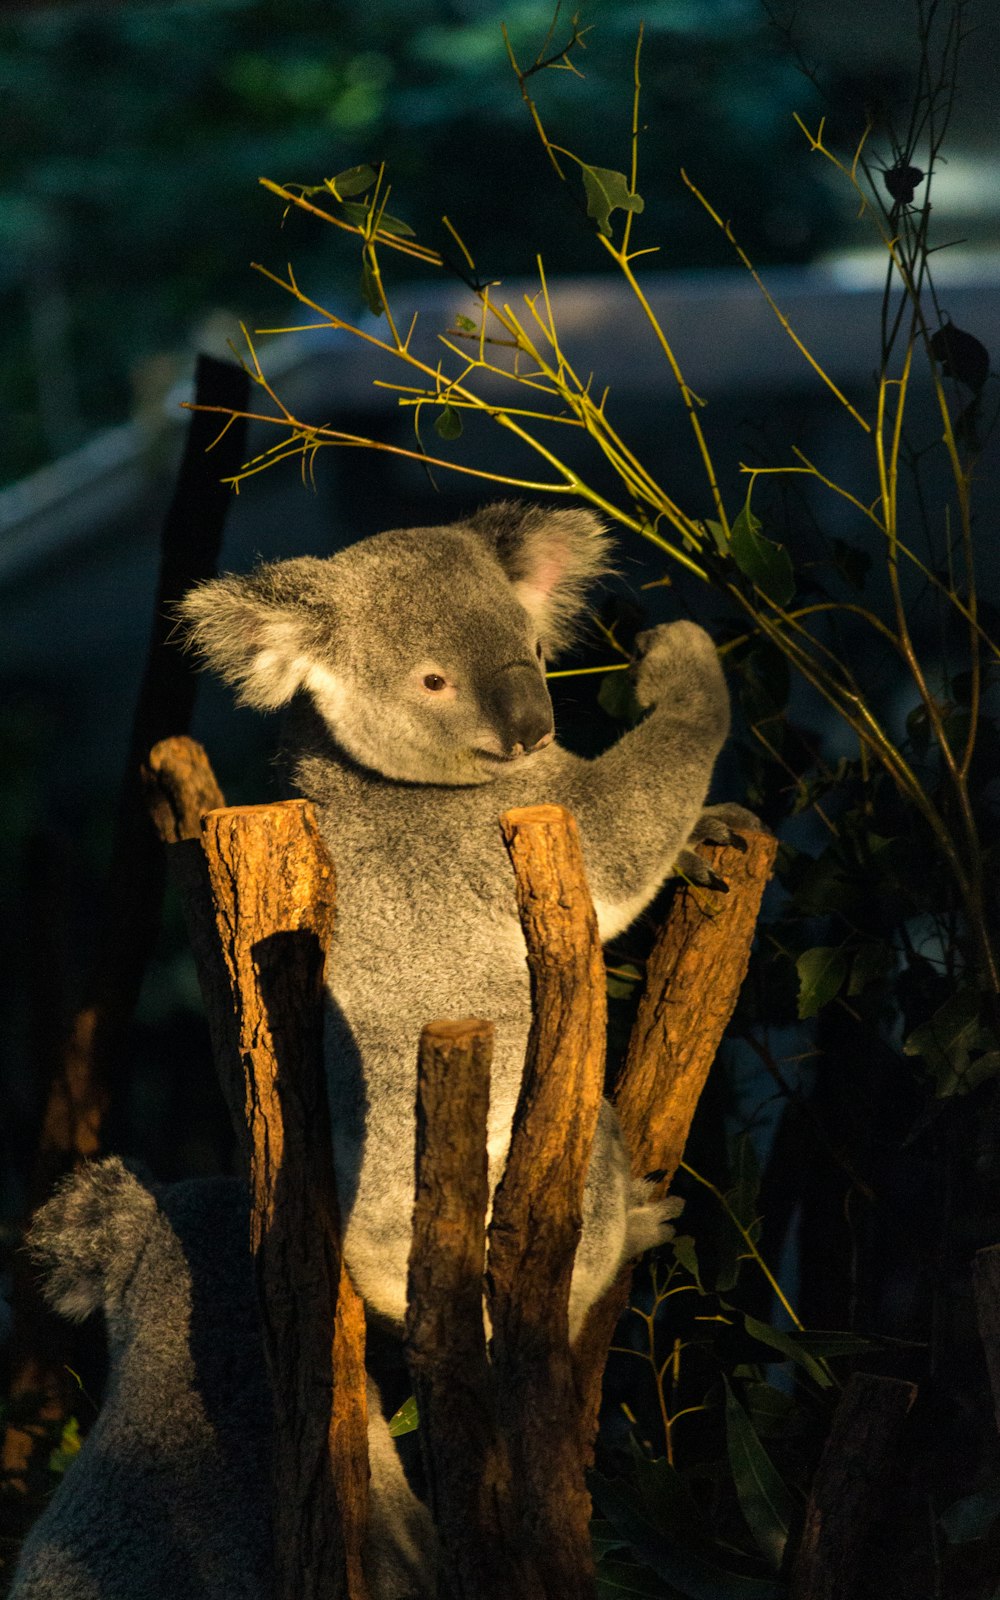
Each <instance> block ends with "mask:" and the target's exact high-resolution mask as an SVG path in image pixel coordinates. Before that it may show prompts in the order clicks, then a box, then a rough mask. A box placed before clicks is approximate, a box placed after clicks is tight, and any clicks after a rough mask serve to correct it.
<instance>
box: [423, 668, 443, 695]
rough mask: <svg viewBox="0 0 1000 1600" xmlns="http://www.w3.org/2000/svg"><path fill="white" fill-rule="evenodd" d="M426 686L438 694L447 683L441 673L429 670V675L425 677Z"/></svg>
mask: <svg viewBox="0 0 1000 1600" xmlns="http://www.w3.org/2000/svg"><path fill="white" fill-rule="evenodd" d="M424 688H425V689H430V691H431V693H432V694H437V693H438V692H439V690H441V689H446V688H447V684H446V683H445V681H444V679H443V678H442V677H441V675H440V673H437V672H428V673H427V676H426V677H425V678H424Z"/></svg>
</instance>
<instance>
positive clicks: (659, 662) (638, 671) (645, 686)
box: [633, 622, 728, 716]
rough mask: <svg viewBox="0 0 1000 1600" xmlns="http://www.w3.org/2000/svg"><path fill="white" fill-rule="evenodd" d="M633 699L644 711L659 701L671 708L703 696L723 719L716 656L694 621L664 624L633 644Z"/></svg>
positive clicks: (722, 688)
mask: <svg viewBox="0 0 1000 1600" xmlns="http://www.w3.org/2000/svg"><path fill="white" fill-rule="evenodd" d="M635 651H636V655H635V666H634V668H633V673H634V684H635V697H636V700H637V701H638V703H639V705H640V706H641V707H642V709H643V710H644V711H645V710H647V709H648V708H649V707H650V706H655V705H657V704H658V703H659V702H660V701H661V700H669V701H670V703H671V705H678V704H682V703H684V702H686V701H689V700H690V699H691V698H692V696H694V698H695V699H696V700H698V701H699V702H700V701H703V700H704V699H705V698H706V697H707V698H708V700H709V701H710V703H712V704H713V705H715V704H716V703H717V704H718V708H719V711H720V713H721V714H722V715H723V716H725V715H726V711H727V705H728V701H727V698H726V685H725V680H724V679H723V676H722V668H721V666H720V665H719V655H718V651H717V650H716V648H715V645H714V644H713V643H712V640H711V639H710V638H709V636H708V634H707V633H706V632H705V630H704V628H699V627H698V624H697V623H696V622H664V623H661V624H660V625H659V627H656V628H650V629H649V630H648V631H647V632H646V633H640V634H638V635H637V636H636V641H635Z"/></svg>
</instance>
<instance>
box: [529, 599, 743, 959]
mask: <svg viewBox="0 0 1000 1600" xmlns="http://www.w3.org/2000/svg"><path fill="white" fill-rule="evenodd" d="M636 643H637V648H638V650H639V659H638V661H637V664H636V668H635V691H636V698H637V699H638V701H639V704H640V705H641V706H642V707H643V708H644V709H648V715H647V716H646V717H645V719H644V721H642V722H641V723H640V724H639V725H638V727H635V728H632V729H630V730H629V732H628V733H626V734H624V735H623V736H622V738H621V739H619V740H618V742H617V744H615V745H613V746H612V747H611V749H610V750H606V751H605V752H604V754H603V755H601V756H598V757H597V759H596V760H594V761H589V762H579V763H577V762H574V763H573V764H572V765H571V766H568V767H567V769H566V771H565V773H564V774H563V775H562V781H561V783H560V784H559V790H560V792H559V793H558V794H555V795H554V796H553V798H556V799H558V800H559V801H560V803H561V804H563V805H566V806H567V807H568V808H569V809H570V810H571V811H572V812H573V815H574V816H575V817H576V820H577V824H578V826H579V829H580V838H581V842H582V845H583V854H584V861H585V863H586V867H587V877H588V880H589V883H590V888H591V893H592V894H593V897H594V904H595V908H596V910H597V917H598V924H599V926H600V930H601V937H602V939H609V938H612V937H613V936H614V935H615V934H616V933H619V932H621V930H622V929H623V928H626V927H628V925H629V923H630V922H632V921H634V919H635V918H636V917H637V916H638V915H639V913H640V912H641V911H642V910H643V909H644V908H645V907H646V906H647V905H648V904H649V902H650V901H651V900H652V898H653V896H654V895H655V894H656V892H657V890H658V889H659V888H660V886H661V884H662V883H663V882H664V881H665V880H666V878H667V877H669V875H670V872H671V869H672V868H673V866H674V863H675V860H676V858H677V856H678V855H679V854H680V852H681V851H682V849H683V847H684V845H685V844H686V842H687V840H688V838H689V836H690V834H691V832H692V829H693V828H694V826H695V823H696V822H697V819H698V817H699V815H700V813H701V810H702V807H703V806H704V803H705V796H706V794H707V792H708V786H709V782H710V780H711V776H712V767H713V766H714V764H715V759H716V756H717V755H718V753H719V750H720V748H721V746H722V743H723V741H724V739H725V737H726V734H727V732H728V730H729V697H728V694H727V692H726V685H725V680H724V678H723V676H722V669H721V667H720V665H719V658H718V653H717V651H716V649H715V646H714V644H713V643H712V640H711V639H710V638H709V636H708V634H707V633H705V631H704V629H702V628H699V627H697V626H696V625H695V624H694V623H692V622H673V623H669V624H666V625H664V626H662V627H658V628H653V629H652V630H651V631H650V632H649V633H645V634H641V635H640V636H639V639H638V640H637V641H636Z"/></svg>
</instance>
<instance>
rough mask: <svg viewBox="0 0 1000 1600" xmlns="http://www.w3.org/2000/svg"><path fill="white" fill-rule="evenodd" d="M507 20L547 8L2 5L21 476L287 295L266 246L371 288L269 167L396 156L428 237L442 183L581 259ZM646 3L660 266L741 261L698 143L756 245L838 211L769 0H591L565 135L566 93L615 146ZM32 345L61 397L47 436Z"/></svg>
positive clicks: (307, 273) (490, 257)
mask: <svg viewBox="0 0 1000 1600" xmlns="http://www.w3.org/2000/svg"><path fill="white" fill-rule="evenodd" d="M502 18H503V19H505V20H506V21H507V23H508V25H509V28H510V31H511V36H512V38H513V40H514V42H515V43H516V44H517V45H518V46H519V47H521V46H523V47H524V48H525V49H526V50H530V51H532V52H533V50H534V49H535V48H536V46H537V42H538V41H539V39H540V38H541V37H543V36H544V33H545V30H546V28H547V26H548V24H549V21H550V19H551V8H550V7H549V6H548V4H547V3H542V0H522V3H521V4H519V5H515V6H513V7H500V6H499V5H497V4H496V3H495V0H488V3H481V4H477V3H469V4H448V3H445V0H381V3H380V4H379V5H378V6H354V5H348V4H345V3H329V4H321V3H319V0H263V3H260V0H258V3H251V0H180V3H174V4H152V5H145V6H140V7H131V6H93V5H78V6H70V7H65V8H58V9H51V10H50V9H46V10H43V11H41V12H37V13H31V12H28V13H25V14H23V15H15V16H10V15H8V16H5V17H4V18H3V19H2V20H0V99H2V101H3V106H4V137H3V142H2V147H0V394H2V395H3V397H4V398H3V406H4V410H5V412H6V418H5V425H4V433H5V445H6V449H5V451H4V461H3V474H4V476H5V477H7V478H16V477H18V476H20V475H21V474H23V473H25V472H27V471H29V470H30V469H31V468H33V467H35V466H37V465H38V464H39V463H40V462H41V461H43V460H44V459H45V457H46V456H47V455H48V454H51V453H52V452H53V450H54V449H55V448H60V449H65V448H68V447H69V446H71V445H72V444H73V443H76V442H78V441H79V439H80V438H81V437H82V436H83V435H84V434H85V433H86V432H87V431H89V430H90V429H92V428H94V427H96V426H99V425H101V424H104V423H108V422H115V421H120V420H122V419H123V418H125V417H126V416H127V415H128V414H129V412H130V410H131V408H132V405H133V401H134V397H135V396H136V395H137V394H141V392H142V389H143V381H144V380H143V368H144V366H145V365H146V364H147V363H148V362H149V361H150V358H152V357H154V356H155V355H156V354H157V353H158V352H163V351H168V352H172V351H174V350H177V349H182V348H183V347H184V346H185V345H188V344H190V343H191V342H192V340H193V338H194V329H195V327H196V325H197V324H198V323H199V322H200V321H201V320H202V319H203V318H204V316H205V315H206V313H207V312H209V311H211V310H212V309H213V308H217V307H224V308H228V309H229V310H230V312H231V321H232V324H233V328H234V331H235V315H232V314H233V313H235V314H238V315H239V316H241V317H244V318H248V319H252V318H253V316H254V315H255V313H256V312H257V311H260V310H263V309H264V308H265V307H272V306H273V296H272V295H271V294H270V293H269V291H268V290H267V289H266V287H265V286H264V285H263V284H262V283H260V281H259V280H256V279H255V276H254V274H252V273H251V272H250V271H249V262H250V261H251V260H252V259H253V260H259V261H262V262H263V263H265V264H266V265H268V266H270V267H272V268H274V269H276V270H281V269H283V267H284V264H285V261H286V260H287V259H288V258H292V259H293V260H294V261H295V263H296V268H297V271H298V273H299V276H300V278H301V279H302V280H303V281H307V282H310V283H312V284H314V285H315V287H316V288H317V289H318V290H320V291H321V295H324V294H325V295H327V296H329V295H330V294H331V293H332V292H334V291H335V290H336V289H337V288H338V287H339V288H340V289H341V290H342V291H343V292H344V293H345V294H346V295H347V296H348V303H349V304H350V305H351V306H352V307H353V304H354V302H355V300H356V295H357V275H356V271H354V270H350V271H345V258H344V256H343V254H342V253H340V252H338V251H337V250H336V248H335V241H333V240H330V239H324V238H322V237H317V230H315V229H310V228H309V227H308V226H307V225H304V224H303V219H301V218H300V217H296V216H292V217H291V218H289V220H288V222H287V223H286V226H285V229H284V233H283V234H279V233H278V231H277V226H276V224H277V220H278V216H279V214H280V212H279V207H278V202H276V201H275V200H274V199H273V198H272V197H271V196H268V195H267V194H265V193H264V192H263V191H261V190H260V189H259V188H258V187H257V181H256V180H257V179H258V177H260V176H262V175H263V176H268V177H271V178H274V179H275V180H277V181H279V182H285V181H289V180H292V179H294V180H296V181H300V182H310V181H319V180H321V179H322V178H323V177H327V176H330V175H331V174H333V173H335V172H338V171H340V170H341V169H343V168H344V167H346V166H349V165H351V164H352V163H353V162H355V161H357V160H359V159H362V158H365V159H369V160H376V161H377V160H383V159H384V160H386V161H388V163H389V165H390V169H391V172H392V181H393V183H394V184H395V185H396V186H397V190H398V191H399V192H400V193H405V196H406V208H407V220H408V221H410V222H411V223H413V224H414V225H415V226H416V227H417V228H418V231H419V232H420V235H421V237H422V238H425V239H427V240H428V242H440V243H442V244H446V243H448V239H447V235H446V234H445V232H444V230H443V229H442V228H441V227H440V211H441V208H442V196H443V195H446V196H447V202H446V203H447V205H448V206H449V207H450V208H451V209H452V212H453V214H454V215H455V217H456V218H459V217H460V218H461V223H462V228H463V230H464V232H465V234H466V237H467V239H468V242H469V244H470V245H471V247H472V249H473V252H474V254H476V255H477V257H478V259H479V261H480V264H481V266H482V267H483V269H484V270H485V271H487V272H489V273H490V274H494V273H495V274H503V273H506V272H512V271H522V270H524V268H525V265H526V263H525V259H524V241H525V240H530V241H532V248H533V249H541V250H542V251H543V253H544V254H545V257H546V261H547V265H548V267H549V270H550V271H552V272H573V271H578V270H580V255H581V248H582V245H583V243H584V234H585V232H586V230H587V227H588V225H587V224H586V223H585V222H584V221H583V220H582V219H581V217H580V215H579V212H578V210H577V208H576V207H574V206H573V204H572V203H571V202H570V201H569V199H568V198H567V197H566V196H565V195H562V194H559V193H553V191H552V189H551V187H550V184H549V182H548V168H547V163H546V161H545V158H544V156H543V154H542V152H541V151H540V149H539V147H538V143H537V140H536V139H535V137H534V134H533V132H532V129H531V127H530V124H529V123H528V120H527V118H526V117H525V115H524V109H523V107H522V105H521V102H520V99H519V97H518V95H517V92H516V85H515V84H514V82H513V78H512V76H511V74H510V69H509V67H508V64H507V59H506V55H505V52H504V46H503V40H502V37H501V33H500V21H501V19H502ZM640 18H643V19H644V20H645V25H646V30H647V40H648V46H649V48H648V51H647V58H648V63H649V64H648V68H647V69H646V75H645V111H644V120H645V121H646V122H647V123H648V133H647V135H646V137H645V141H644V144H645V161H646V183H645V185H644V187H645V188H646V190H647V192H648V193H649V196H650V199H649V203H648V213H647V223H648V225H649V230H650V235H651V236H655V237H657V238H660V239H662V240H663V241H664V242H665V245H666V248H665V249H664V252H663V255H662V264H663V265H665V266H674V267H681V266H690V265H692V264H702V263H710V262H717V261H725V260H726V259H727V257H726V253H725V244H724V241H721V240H720V239H719V238H718V236H717V234H716V232H715V230H714V229H713V228H712V226H711V224H710V223H708V222H707V221H706V220H704V219H702V218H701V217H700V216H699V215H698V213H697V208H696V207H695V206H694V205H693V204H692V202H691V200H690V197H688V196H687V195H686V194H685V193H684V191H683V189H682V187H681V184H680V180H679V178H678V176H677V170H678V167H679V166H680V162H681V152H683V159H684V160H685V161H686V162H687V164H688V166H689V167H691V168H692V170H694V171H696V172H697V173H698V174H699V177H700V180H701V181H702V183H703V184H704V185H705V186H706V188H707V189H708V190H709V192H711V193H712V194H713V196H714V197H715V199H716V203H717V204H719V205H720V206H721V207H722V208H723V209H724V210H725V211H726V213H727V215H731V216H732V218H733V221H734V223H735V224H736V225H737V227H738V228H739V231H740V234H741V237H742V238H743V239H744V241H745V242H746V243H747V245H748V246H749V247H750V248H751V250H753V252H754V253H755V255H756V257H757V259H758V260H760V261H767V260H772V259H781V260H790V259H792V260H798V259H804V258H807V257H808V256H809V255H811V254H812V253H813V252H814V251H815V249H816V248H817V246H818V244H819V243H821V242H822V241H823V240H824V239H826V238H828V237H829V235H830V230H831V226H832V214H831V208H830V203H829V200H828V198H827V195H826V191H825V190H824V188H823V187H822V186H821V184H819V183H818V182H817V176H816V172H815V164H812V165H810V163H809V160H808V152H807V151H806V150H805V149H804V147H803V145H802V141H801V140H800V139H798V138H797V137H796V136H795V130H794V127H793V124H792V121H791V112H792V110H793V109H798V110H802V109H803V101H804V100H806V101H808V100H809V98H810V94H811V91H810V90H809V87H808V85H805V86H804V85H803V83H802V80H801V78H800V77H799V76H798V74H797V73H796V72H795V69H794V67H793V65H792V64H791V63H790V62H789V61H788V60H787V58H786V57H785V56H784V55H782V53H781V51H780V49H779V42H778V41H777V40H776V39H775V38H774V37H773V36H772V35H771V34H769V32H768V30H767V28H766V24H765V23H764V21H763V19H762V17H761V14H760V12H759V11H758V9H757V7H756V6H755V4H754V3H753V0H703V3H701V4H699V5H697V6H689V5H677V4H675V3H673V0H651V3H650V4H648V5H645V6H642V7H639V6H632V5H624V6H618V5H614V4H612V3H611V0H596V3H594V4H593V5H591V6H588V7H586V8H585V10H584V15H583V19H582V20H583V21H584V23H589V22H594V23H595V24H596V25H597V27H598V30H599V31H598V33H597V35H595V36H593V37H594V38H596V39H599V48H595V49H592V50H591V52H590V54H589V55H588V56H587V57H584V58H582V59H583V68H584V71H585V73H586V79H585V82H583V83H580V82H579V81H578V80H575V79H573V78H571V77H570V76H569V74H550V75H549V81H547V84H546V95H547V106H548V112H549V115H550V117H551V121H552V128H553V133H554V135H555V136H557V137H558V135H559V133H560V132H561V131H564V130H565V126H566V121H567V117H568V116H570V115H571V116H572V119H573V125H574V126H576V127H581V126H583V127H591V128H593V129H595V130H596V129H599V130H600V137H599V140H598V141H597V145H595V149H594V150H593V152H591V154H590V155H589V157H588V159H592V160H594V161H598V162H600V161H603V160H605V158H606V156H607V153H608V151H609V150H612V149H613V147H614V145H615V143H616V142H617V145H618V152H617V154H618V160H619V162H620V163H621V164H624V162H625V161H626V158H627V148H628V131H629V125H628V114H629V106H628V100H627V96H625V97H623V95H622V93H621V86H622V83H623V82H628V77H629V73H630V70H631V57H632V51H633V48H634V41H635V32H636V28H637V26H638V23H639V20H640ZM563 25H564V24H561V26H563ZM560 79H562V81H560ZM570 106H571V107H572V111H571V112H570V110H569V107H570ZM598 145H599V148H598ZM583 153H584V154H585V155H586V154H587V153H586V152H583ZM528 265H530V262H529V263H528ZM41 362H43V363H45V364H46V365H47V367H48V369H49V371H50V374H54V381H55V382H56V383H57V384H58V385H59V386H60V387H61V391H62V398H63V403H64V407H65V411H66V415H65V418H64V419H63V420H62V421H61V422H57V424H56V425H55V428H54V430H53V428H52V427H50V429H49V433H50V437H49V438H46V436H45V429H44V427H43V424H42V420H41V417H40V414H39V408H38V404H37V400H38V368H39V363H41ZM53 431H54V432H55V434H56V437H54V438H53V437H51V434H52V433H53Z"/></svg>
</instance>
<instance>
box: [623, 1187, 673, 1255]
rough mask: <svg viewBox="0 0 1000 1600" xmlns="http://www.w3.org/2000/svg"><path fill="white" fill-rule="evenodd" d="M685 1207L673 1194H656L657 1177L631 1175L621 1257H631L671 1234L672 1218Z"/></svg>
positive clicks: (663, 1242) (641, 1253)
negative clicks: (634, 1176) (622, 1255)
mask: <svg viewBox="0 0 1000 1600" xmlns="http://www.w3.org/2000/svg"><path fill="white" fill-rule="evenodd" d="M683 1210H684V1201H683V1200H682V1199H681V1198H680V1196H679V1195H676V1194H668V1195H665V1196H664V1197H663V1198H662V1199H661V1198H660V1197H659V1196H658V1194H657V1184H656V1178H655V1177H650V1178H634V1179H633V1180H632V1192H631V1194H630V1195H629V1208H628V1215H627V1217H626V1221H625V1252H624V1259H625V1260H627V1261H631V1260H633V1259H634V1258H635V1257H636V1256H641V1255H644V1254H645V1252H646V1251H647V1250H652V1249H654V1248H655V1247H656V1246H657V1245H658V1244H666V1242H667V1240H668V1239H672V1238H673V1236H674V1228H673V1221H674V1218H675V1217H679V1216H680V1214H681V1212H682V1211H683Z"/></svg>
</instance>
